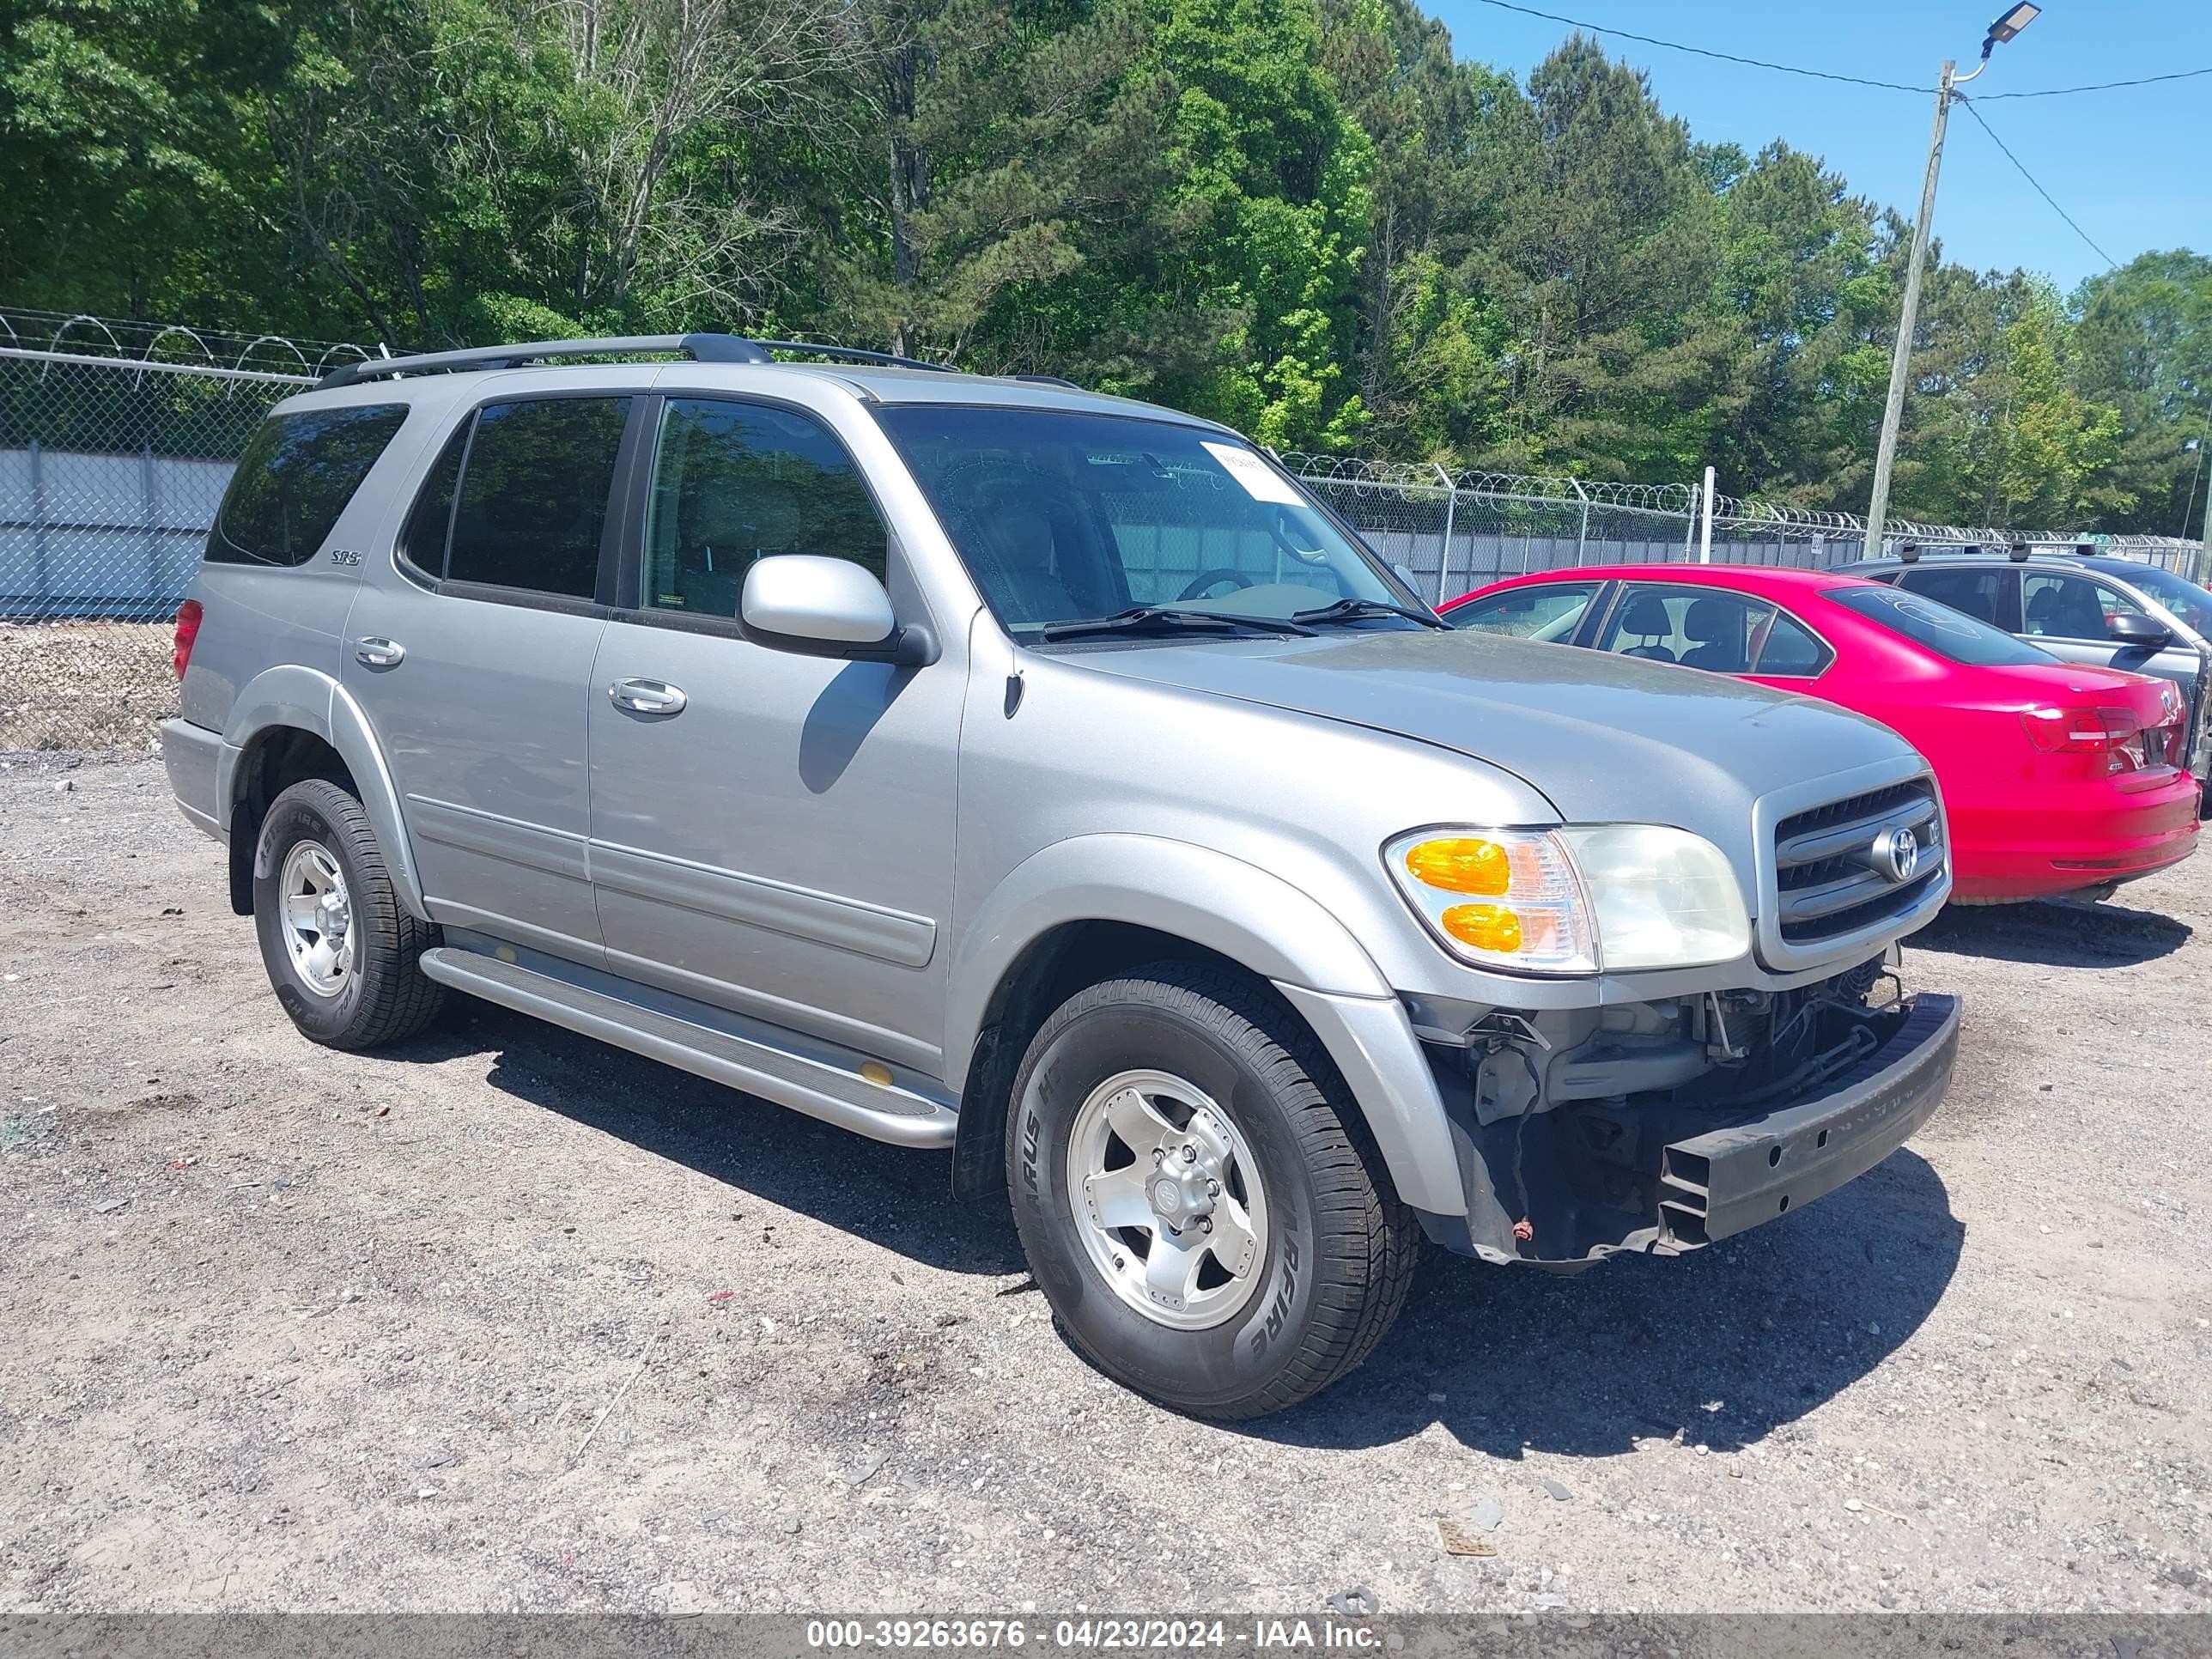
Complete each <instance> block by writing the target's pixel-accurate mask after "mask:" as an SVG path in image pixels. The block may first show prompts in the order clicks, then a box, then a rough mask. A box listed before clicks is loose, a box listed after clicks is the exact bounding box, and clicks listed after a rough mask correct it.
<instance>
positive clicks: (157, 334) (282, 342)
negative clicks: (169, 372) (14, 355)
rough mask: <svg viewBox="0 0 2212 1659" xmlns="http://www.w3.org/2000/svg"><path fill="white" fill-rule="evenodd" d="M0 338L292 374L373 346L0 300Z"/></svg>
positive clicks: (311, 371)
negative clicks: (9, 303) (45, 308)
mask: <svg viewBox="0 0 2212 1659" xmlns="http://www.w3.org/2000/svg"><path fill="white" fill-rule="evenodd" d="M0 346H6V347H9V348H13V349H16V350H21V351H37V352H43V353H48V354H52V355H53V356H57V357H60V356H70V357H100V358H124V359H126V360H131V361H135V362H141V363H146V364H154V363H167V364H185V363H196V364H200V365H203V366H204V367H206V368H211V369H229V370H233V371H243V372H247V373H257V374H290V375H294V376H295V377H297V378H299V379H301V380H315V379H318V378H319V377H320V376H321V375H322V374H325V373H326V372H327V371H328V370H329V369H331V368H335V367H336V366H337V364H339V363H342V362H357V361H360V360H362V359H364V358H368V357H371V356H374V355H375V354H374V352H372V351H370V350H369V349H368V347H366V346H363V345H360V344H357V343H355V342H354V341H351V340H317V339H310V338H307V337H305V336H300V337H293V336H289V335H283V334H255V335H247V334H246V333H245V332H244V331H240V330H232V329H222V328H202V327H192V326H187V325H185V324H183V323H156V322H142V321H137V320H134V319H126V318H119V317H100V316H96V315H94V313H91V312H88V311H77V312H63V311H40V310H37V309H35V308H33V307H27V306H0Z"/></svg>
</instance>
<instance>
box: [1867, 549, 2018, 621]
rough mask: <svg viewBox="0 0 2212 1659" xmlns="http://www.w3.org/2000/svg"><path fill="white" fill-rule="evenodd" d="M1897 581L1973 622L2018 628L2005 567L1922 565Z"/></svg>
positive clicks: (2010, 581) (2011, 591)
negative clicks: (1927, 566)
mask: <svg viewBox="0 0 2212 1659" xmlns="http://www.w3.org/2000/svg"><path fill="white" fill-rule="evenodd" d="M1897 582H1898V586H1900V587H1902V588H1904V589H1905V591H1906V592H1911V593H1925V594H1926V595H1927V596H1928V597H1929V599H1935V600H1937V601H1939V602H1941V603H1942V604H1944V605H1948V606H1950V607H1951V609H1952V610H1954V611H1964V612H1966V615H1968V616H1969V617H1973V618H1974V620H1975V621H1977V622H1985V623H1989V624H1990V627H1992V628H2002V629H2004V630H2005V632H2006V633H2008V634H2012V633H2017V632H2018V631H2019V629H2020V622H2019V613H2018V611H2015V608H2014V607H2015V605H2016V604H2017V603H2018V601H2017V600H2016V599H2015V597H2014V594H2013V587H2012V572H2011V571H2010V570H2009V569H2008V568H2005V567H2004V566H2002V565H1968V566H1966V567H1964V568H1954V569H1950V570H1942V569H1935V570H1931V569H1929V568H1926V567H1924V566H1923V567H1921V568H1917V569H1912V570H1908V571H1906V572H1905V573H1904V574H1902V575H1900V576H1899V577H1898V579H1897Z"/></svg>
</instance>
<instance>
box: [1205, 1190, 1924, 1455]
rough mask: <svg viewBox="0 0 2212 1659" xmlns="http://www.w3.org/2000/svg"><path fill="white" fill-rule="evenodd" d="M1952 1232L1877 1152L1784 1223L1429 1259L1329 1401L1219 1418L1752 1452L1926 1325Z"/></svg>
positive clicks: (1329, 1441) (1262, 1427)
mask: <svg viewBox="0 0 2212 1659" xmlns="http://www.w3.org/2000/svg"><path fill="white" fill-rule="evenodd" d="M1965 1231H1966V1230H1965V1228H1964V1227H1963V1226H1962V1225H1960V1223H1959V1221H1958V1220H1957V1219H1956V1218H1954V1217H1953V1215H1952V1214H1951V1209H1950V1201H1949V1197H1948V1194H1947V1193H1946V1192H1945V1190H1944V1188H1943V1183H1942V1180H1941V1178H1940V1177H1939V1176H1937V1175H1936V1171H1935V1170H1934V1169H1933V1168H1932V1167H1931V1166H1930V1165H1929V1164H1928V1162H1927V1161H1926V1160H1925V1159H1923V1158H1920V1157H1918V1156H1917V1154H1915V1153H1913V1152H1910V1151H1905V1152H1897V1153H1894V1154H1893V1155H1892V1156H1891V1157H1890V1158H1889V1159H1888V1160H1887V1162H1885V1163H1883V1164H1881V1165H1879V1166H1878V1167H1877V1168H1875V1169H1874V1170H1869V1172H1868V1173H1867V1174H1866V1175H1863V1176H1860V1177H1859V1179H1857V1181H1854V1182H1850V1184H1849V1185H1847V1186H1845V1187H1843V1188H1839V1189H1838V1190H1837V1191H1836V1192H1834V1193H1832V1194H1829V1195H1828V1196H1827V1197H1826V1198H1824V1199H1822V1200H1820V1201H1819V1202H1818V1203H1817V1204H1814V1205H1811V1206H1808V1207H1807V1208H1806V1209H1804V1210H1803V1211H1802V1212H1798V1213H1797V1214H1795V1215H1792V1216H1790V1217H1789V1218H1786V1219H1784V1220H1779V1221H1775V1222H1772V1223H1770V1224H1769V1225H1766V1226H1764V1227H1761V1228H1759V1229H1758V1230H1757V1231H1753V1232H1750V1233H1747V1234H1744V1235H1742V1236H1741V1237H1738V1238H1735V1239H1731V1240H1728V1241H1725V1242H1724V1243H1721V1244H1718V1245H1716V1246H1714V1247H1713V1248H1711V1249H1706V1250H1701V1251H1699V1252H1696V1253H1694V1254H1692V1255H1686V1256H1680V1257H1677V1258H1674V1259H1671V1260H1668V1259H1658V1258H1653V1257H1649V1256H1641V1255H1634V1256H1619V1257H1616V1258H1614V1259H1613V1261H1608V1262H1605V1263H1602V1264H1601V1265H1600V1266H1598V1267H1594V1268H1591V1269H1590V1270H1589V1271H1588V1272H1587V1273H1580V1274H1577V1275H1575V1276H1573V1277H1561V1276H1559V1275H1557V1274H1552V1273H1538V1272H1527V1271H1523V1270H1522V1269H1519V1268H1499V1267H1486V1266H1484V1265H1483V1264H1481V1263H1480V1262H1475V1261H1464V1260H1462V1259H1460V1258H1457V1257H1451V1256H1445V1255H1442V1254H1441V1253H1438V1254H1437V1255H1434V1256H1432V1257H1431V1260H1430V1261H1427V1262H1425V1264H1424V1270H1423V1273H1422V1274H1421V1277H1420V1279H1419V1281H1418V1282H1417V1283H1416V1285H1415V1286H1414V1289H1413V1298H1412V1300H1411V1302H1410V1303H1409V1304H1408V1305H1407V1309H1406V1312H1405V1315H1404V1316H1403V1317H1402V1318H1401V1319H1400V1321H1399V1322H1398V1326H1397V1329H1396V1330H1395V1332H1394V1333H1393V1334H1391V1335H1390V1336H1389V1337H1388V1338H1386V1339H1384V1340H1383V1346H1382V1347H1381V1348H1380V1349H1378V1350H1377V1351H1376V1354H1375V1357H1374V1358H1371V1359H1370V1360H1369V1361H1368V1362H1367V1364H1365V1365H1364V1366H1363V1367H1361V1368H1360V1369H1359V1370H1358V1371H1355V1372H1354V1373H1353V1374H1352V1376H1349V1377H1347V1378H1346V1379H1345V1381H1344V1382H1342V1383H1339V1384H1338V1385H1337V1386H1336V1387H1335V1388H1334V1389H1330V1390H1329V1391H1328V1393H1327V1394H1325V1395H1321V1396H1319V1397H1318V1398H1316V1399H1315V1400H1313V1401H1309V1402H1308V1403H1307V1404H1305V1405H1304V1406H1301V1407H1297V1408H1296V1409H1295V1410H1292V1411H1289V1412H1285V1413H1280V1414H1279V1415H1277V1416H1274V1417H1267V1418H1261V1419H1257V1420H1256V1421H1254V1422H1251V1423H1247V1424H1238V1425H1231V1428H1232V1429H1233V1430H1234V1431H1237V1432H1239V1433H1242V1434H1244V1435H1248V1436H1250V1437H1254V1438H1257V1439H1261V1440H1271V1441H1278V1442H1283V1443H1292V1444H1297V1445H1304V1446H1316V1447H1326V1448H1329V1449H1349V1448H1354V1447H1365V1446H1372V1445H1376V1444H1381V1443H1387V1442H1390V1441H1396V1440H1403V1439H1406V1438H1407V1437H1411V1436H1413V1435H1416V1434H1419V1433H1420V1432H1422V1431H1424V1430H1425V1429H1426V1428H1428V1427H1429V1425H1431V1424H1437V1425H1442V1427H1443V1429H1444V1430H1445V1431H1447V1432H1448V1433H1449V1434H1450V1435H1452V1436H1453V1437H1454V1438H1455V1439H1457V1440H1458V1441H1460V1442H1461V1443H1462V1444H1464V1445H1467V1446H1468V1447H1471V1448H1473V1449H1476V1450H1479V1451H1482V1452H1485V1453H1487V1454H1488V1455H1491V1456H1493V1457H1500V1458H1507V1459H1515V1458H1519V1457H1521V1456H1522V1455H1524V1454H1525V1453H1528V1452H1531V1451H1534V1452H1551V1453H1558V1454H1563V1455H1569V1456H1578V1457H1601V1456H1609V1455H1616V1454H1620V1453H1625V1452H1629V1451H1632V1450H1633V1449H1634V1443H1635V1442H1636V1441H1637V1440H1638V1439H1645V1438H1652V1437H1656V1438H1658V1439H1661V1440H1667V1439H1671V1438H1672V1437H1674V1436H1675V1435H1677V1434H1680V1436H1681V1437H1682V1440H1683V1443H1685V1444H1687V1445H1691V1446H1699V1445H1704V1446H1708V1447H1710V1448H1711V1449H1712V1450H1713V1451H1715V1452H1727V1451H1734V1450H1737V1449H1741V1448H1742V1447H1744V1446H1747V1445H1750V1444H1752V1443H1755V1442H1757V1441H1759V1440H1760V1439H1762V1438H1764V1437H1765V1436H1766V1435H1768V1434H1770V1433H1771V1432H1772V1431H1774V1430H1775V1429H1776V1428H1777V1427H1778V1426H1779V1425H1783V1424H1785V1423H1789V1422H1791V1421H1793V1420H1795V1419H1797V1418H1799V1417H1802V1416H1803V1415H1804V1414H1805V1413H1808V1412H1809V1411H1811V1410H1813V1409H1814V1407H1818V1406H1819V1405H1820V1403H1821V1402H1822V1401H1826V1400H1827V1399H1829V1398H1831V1397H1832V1396H1833V1395H1836V1394H1838V1393H1839V1392H1841V1391H1842V1390H1843V1389H1845V1388H1847V1387H1849V1386H1850V1384H1851V1383H1855V1382H1857V1381H1858V1380H1859V1378H1861V1377H1863V1376H1865V1375H1867V1373H1868V1372H1869V1371H1871V1370H1874V1369H1875V1366H1877V1365H1879V1364H1881V1362H1882V1360H1884V1359H1885V1358H1887V1357H1888V1356H1889V1355H1890V1354H1891V1353H1892V1352H1894V1351H1895V1350H1896V1349H1897V1347H1898V1346H1899V1344H1901V1343H1902V1342H1904V1341H1905V1339H1906V1338H1907V1337H1909V1336H1910V1335H1911V1334H1912V1332H1913V1331H1914V1330H1915V1329H1916V1328H1918V1326H1919V1325H1920V1323H1921V1322H1922V1321H1923V1320H1924V1319H1926V1318H1927V1317H1928V1316H1929V1312H1930V1311H1931V1310H1933V1309H1934V1308H1935V1306H1936V1303H1937V1301H1938V1300H1939V1299H1940V1298H1941V1297H1942V1293H1943V1290H1944V1287H1945V1286H1946V1285H1948V1284H1949V1283H1950V1281H1951V1276H1952V1274H1953V1273H1955V1272H1956V1271H1957V1268H1958V1265H1959V1252H1960V1243H1961V1241H1962V1239H1963V1238H1964V1236H1965Z"/></svg>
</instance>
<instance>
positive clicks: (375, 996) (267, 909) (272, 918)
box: [253, 778, 445, 1048]
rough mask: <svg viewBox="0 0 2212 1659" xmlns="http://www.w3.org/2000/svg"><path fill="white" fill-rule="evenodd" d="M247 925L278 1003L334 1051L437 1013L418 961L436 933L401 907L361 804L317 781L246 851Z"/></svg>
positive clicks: (397, 1035) (409, 1027) (395, 1037)
mask: <svg viewBox="0 0 2212 1659" xmlns="http://www.w3.org/2000/svg"><path fill="white" fill-rule="evenodd" d="M253 868H254V870H255V872H256V873H255V876H254V878H253V927H254V932H255V933H256V935H257V936H258V939H259V940H260V944H261V960H262V964H263V966H264V967H265V968H266V969H268V971H269V982H270V985H271V986H273V987H275V988H276V1000H277V1001H279V1002H280V1003H282V1004H283V1006H284V1012H286V1013H288V1014H289V1015H290V1016H291V1017H292V1023H293V1024H295V1025H296V1026H298V1027H299V1028H300V1030H301V1034H302V1035H303V1036H307V1037H309V1038H312V1039H313V1041H315V1042H319V1043H322V1044H324V1045H325V1047H328V1048H375V1047H377V1046H378V1045H380V1044H381V1043H386V1042H399V1041H400V1040H402V1039H403V1038H405V1037H410V1036H413V1035H415V1033H416V1032H417V1031H419V1030H422V1028H423V1027H424V1026H426V1025H428V1024H429V1023H430V1021H431V1020H432V1019H433V1018H435V1017H436V1015H437V1012H438V1009H439V1006H440V1004H441V1001H442V1000H443V998H444V994H445V992H444V987H441V986H440V985H439V984H438V983H437V982H436V981H434V980H432V979H431V978H429V977H428V975H425V974H424V973H423V972H422V968H421V967H420V965H419V963H418V959H419V958H420V957H421V956H422V952H423V951H426V950H428V949H429V948H430V947H431V946H432V945H435V944H436V943H437V942H438V930H437V928H436V927H434V926H432V925H431V924H430V923H428V922H427V921H419V920H417V919H416V917H414V916H411V915H409V914H408V913H407V911H406V909H405V908H404V906H402V905H401V904H400V902H399V899H398V894H397V893H395V892H394V891H393V890H392V878H391V876H390V873H389V872H387V871H386V868H385V865H384V855H383V854H382V853H381V851H380V850H379V848H378V847H377V844H376V832H375V831H374V829H371V828H370V827H369V822H368V813H367V812H366V811H363V810H362V805H361V803H360V802H359V801H357V800H356V799H354V798H353V797H352V796H351V795H349V794H348V793H346V792H345V790H344V789H343V788H342V787H339V786H338V785H337V784H335V783H332V782H330V781H328V780H326V779H323V778H310V779H308V780H307V781H304V782H301V783H295V784H294V785H293V786H292V787H290V788H289V789H287V790H285V791H284V792H283V793H282V794H280V795H278V796H277V797H276V799H275V800H274V801H272V802H270V805H269V811H268V814H267V816H266V817H264V818H263V819H262V820H261V837H260V841H259V842H258V846H257V847H256V849H255V854H254V862H253Z"/></svg>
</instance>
